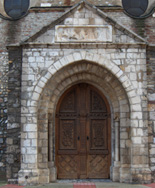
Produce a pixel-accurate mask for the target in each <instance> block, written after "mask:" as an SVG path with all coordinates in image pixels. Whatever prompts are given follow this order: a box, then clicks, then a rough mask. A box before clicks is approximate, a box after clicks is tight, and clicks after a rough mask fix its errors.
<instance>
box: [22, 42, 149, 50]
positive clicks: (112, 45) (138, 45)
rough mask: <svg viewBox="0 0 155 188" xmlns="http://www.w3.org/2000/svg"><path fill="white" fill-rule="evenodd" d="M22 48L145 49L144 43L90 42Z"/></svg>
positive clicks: (26, 46)
mask: <svg viewBox="0 0 155 188" xmlns="http://www.w3.org/2000/svg"><path fill="white" fill-rule="evenodd" d="M22 46H23V47H24V48H26V49H28V48H50V49H62V48H63V49H69V48H70V49H73V48H75V49H94V48H98V49H100V48H106V49H118V48H123V49H129V48H143V49H145V48H146V44H145V43H133V44H132V43H126V44H123V43H103V42H102V43H95V42H94V43H92V42H87V43H85V42H81V43H75V42H69V43H53V44H52V43H45V44H43V43H24V44H22Z"/></svg>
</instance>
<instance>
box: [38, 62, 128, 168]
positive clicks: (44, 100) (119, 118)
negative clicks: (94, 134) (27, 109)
mask: <svg viewBox="0 0 155 188" xmlns="http://www.w3.org/2000/svg"><path fill="white" fill-rule="evenodd" d="M78 83H88V84H92V85H93V86H94V87H96V88H98V89H99V90H100V91H101V92H102V93H104V95H105V97H106V98H107V100H108V102H109V104H110V108H111V112H112V119H111V127H112V138H111V143H112V144H111V145H112V153H111V156H112V157H111V159H112V166H111V167H112V168H111V169H113V167H114V163H115V161H121V160H122V162H123V160H124V158H123V157H121V155H120V149H119V143H120V140H119V139H120V138H119V134H120V126H121V127H122V128H121V129H122V130H121V132H122V134H126V135H127V138H128V139H130V138H129V132H127V130H129V129H128V127H130V104H129V99H128V96H127V93H126V91H125V89H124V88H123V86H122V84H121V83H120V81H119V80H118V79H117V78H116V76H115V75H113V74H112V73H111V72H110V71H109V70H107V69H105V67H102V66H101V65H99V64H96V63H94V62H90V61H86V60H82V61H77V62H74V63H71V64H69V65H66V66H64V67H63V68H61V69H60V70H57V71H56V73H55V74H54V75H53V76H51V78H50V79H49V80H48V82H47V83H46V85H45V86H44V88H43V90H42V93H41V95H40V99H39V103H38V138H39V140H41V139H42V138H41V137H39V135H43V134H44V135H46V136H45V137H44V138H43V139H42V141H40V142H39V143H38V151H41V150H42V142H43V140H48V132H49V131H50V132H52V134H50V135H49V140H51V141H49V145H50V146H49V147H48V144H47V145H46V147H45V148H46V149H47V150H48V153H50V157H49V158H47V157H46V158H45V157H44V156H43V154H42V153H41V152H39V156H42V157H41V158H42V159H44V161H43V160H42V159H41V160H40V161H39V160H38V168H42V164H43V163H44V165H45V166H48V164H49V163H50V164H55V157H54V156H55V143H54V141H52V140H54V139H55V111H56V106H57V103H58V101H59V98H60V97H61V95H62V94H63V93H64V92H65V91H66V90H67V89H68V88H70V87H71V86H73V85H75V84H78ZM40 117H43V118H40ZM116 129H117V130H116ZM116 133H117V134H118V135H115V134H116ZM116 140H117V141H116ZM48 148H49V149H48ZM128 150H130V148H128ZM127 152H129V151H127ZM51 154H52V155H51ZM128 163H129V164H130V160H129V161H128ZM49 168H55V166H52V167H49Z"/></svg>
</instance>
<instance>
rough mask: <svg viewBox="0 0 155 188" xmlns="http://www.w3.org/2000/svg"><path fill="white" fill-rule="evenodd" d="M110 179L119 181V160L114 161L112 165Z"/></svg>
mask: <svg viewBox="0 0 155 188" xmlns="http://www.w3.org/2000/svg"><path fill="white" fill-rule="evenodd" d="M111 179H112V181H114V182H119V181H120V162H114V166H113V167H112V177H111Z"/></svg>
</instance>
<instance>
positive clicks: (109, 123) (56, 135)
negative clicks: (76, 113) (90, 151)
mask: <svg viewBox="0 0 155 188" xmlns="http://www.w3.org/2000/svg"><path fill="white" fill-rule="evenodd" d="M78 84H88V85H89V86H90V87H91V88H92V89H93V90H95V91H96V92H97V93H98V94H99V95H100V96H101V97H102V98H103V100H104V102H105V104H106V108H107V113H108V114H109V116H108V120H107V124H108V149H109V151H110V152H109V155H108V163H109V164H108V166H109V169H108V170H109V172H108V173H109V178H110V166H111V138H112V135H111V110H110V105H109V102H108V100H107V98H106V97H105V95H104V94H103V92H101V91H100V90H99V89H98V88H97V87H96V86H93V85H92V84H90V83H86V82H81V83H77V84H75V85H73V86H71V87H70V88H68V89H66V91H64V93H63V94H62V95H61V96H60V98H59V100H58V103H57V105H56V113H55V165H56V168H57V167H58V159H57V158H58V155H57V151H58V139H57V138H58V137H59V132H58V130H59V129H58V126H57V125H58V118H57V117H56V115H57V114H58V112H59V109H60V105H61V103H62V101H63V99H64V97H65V96H66V94H67V93H69V92H70V91H71V90H72V89H73V88H74V87H76V86H77V85H78ZM57 175H58V168H57V174H56V177H57Z"/></svg>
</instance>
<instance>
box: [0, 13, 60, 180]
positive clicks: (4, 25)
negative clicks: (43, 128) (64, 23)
mask: <svg viewBox="0 0 155 188" xmlns="http://www.w3.org/2000/svg"><path fill="white" fill-rule="evenodd" d="M47 14H48V16H47ZM61 14H62V11H61V12H57V13H44V14H42V13H38V14H35V13H31V14H29V15H28V16H27V17H24V18H23V19H21V20H18V21H6V20H3V19H1V18H0V30H1V32H0V38H1V40H0V179H1V178H2V179H4V177H5V176H6V170H7V174H8V175H7V178H8V179H10V178H11V179H16V178H17V172H18V170H19V164H17V163H19V160H20V159H19V152H20V151H19V145H20V142H19V140H20V139H19V130H20V128H19V126H18V128H17V129H16V128H15V126H16V125H17V123H18V124H19V115H18V116H15V117H11V116H9V117H7V116H8V112H7V106H9V107H10V105H13V106H14V107H15V108H16V105H17V104H16V103H19V102H20V100H19V99H18V100H17V101H14V104H13V103H12V102H13V101H12V99H11V98H12V96H14V97H16V94H13V93H12V92H10V89H9V88H10V87H13V84H15V86H16V84H17V83H16V81H17V80H18V79H17V80H15V79H14V78H15V77H16V71H17V70H16V69H17V68H18V63H19V62H18V61H17V62H16V55H17V54H14V51H13V52H11V53H13V54H14V55H13V54H9V55H8V50H7V49H6V46H7V45H9V44H14V43H19V42H20V41H22V40H24V39H26V38H27V37H28V36H31V35H32V34H34V33H35V32H37V31H38V30H40V29H41V28H42V27H43V26H44V25H46V24H49V23H50V22H51V20H54V19H56V18H57V17H59V16H60V15H61ZM38 19H39V20H40V19H43V20H44V22H41V24H40V22H37V20H38ZM32 20H33V21H32ZM8 56H9V57H10V58H11V59H10V60H8ZM14 59H15V61H14ZM12 61H13V62H12ZM20 65H21V62H20ZM12 71H13V72H12ZM19 73H20V74H21V71H19ZM18 76H19V75H18ZM8 79H9V88H8ZM19 88H20V86H19ZM8 90H9V96H8ZM17 95H18V92H17ZM18 97H19V96H18ZM8 98H9V102H8ZM13 111H14V110H13ZM9 113H11V111H10V112H9ZM18 113H19V114H20V112H19V111H18ZM8 121H9V122H10V124H8V126H9V127H8V128H7V122H8ZM12 135H13V137H12ZM7 137H8V139H6V138H7ZM7 145H8V147H7ZM6 147H7V148H6ZM6 150H7V151H6ZM6 156H8V160H7V161H6ZM6 166H7V168H6ZM13 172H15V174H14V175H13Z"/></svg>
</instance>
